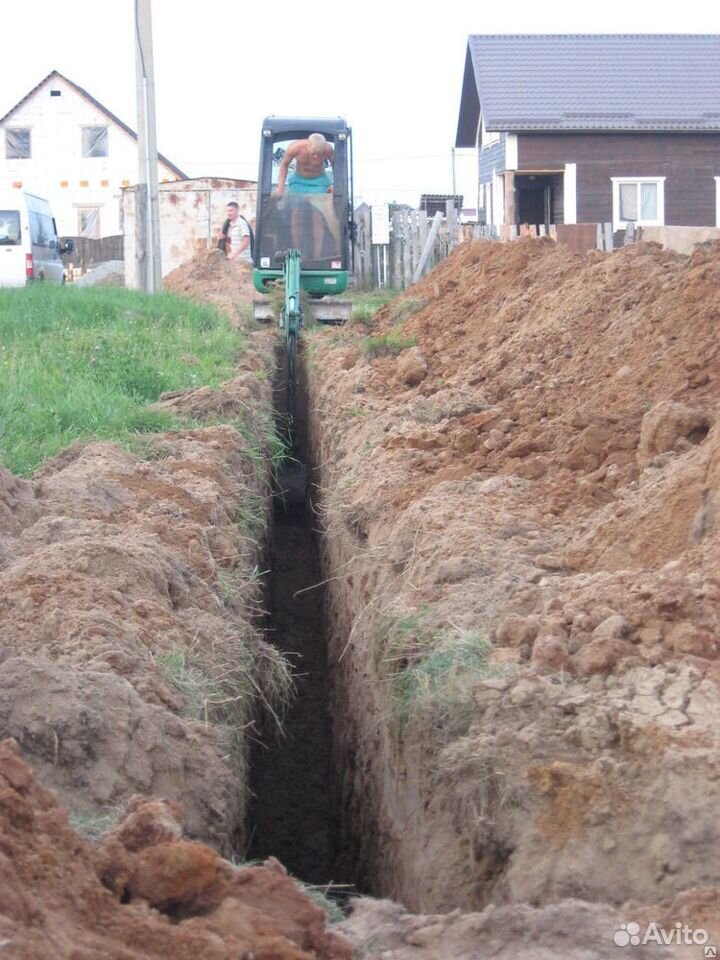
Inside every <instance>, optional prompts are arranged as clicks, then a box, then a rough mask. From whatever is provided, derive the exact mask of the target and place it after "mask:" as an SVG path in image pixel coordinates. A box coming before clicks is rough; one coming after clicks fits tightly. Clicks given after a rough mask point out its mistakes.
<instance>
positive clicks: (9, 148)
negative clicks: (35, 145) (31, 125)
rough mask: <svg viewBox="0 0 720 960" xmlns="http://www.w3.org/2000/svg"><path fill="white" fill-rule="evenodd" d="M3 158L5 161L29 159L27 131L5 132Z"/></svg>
mask: <svg viewBox="0 0 720 960" xmlns="http://www.w3.org/2000/svg"><path fill="white" fill-rule="evenodd" d="M5 158H6V159H7V160H29V159H30V131H29V130H28V129H23V130H20V129H18V130H6V131H5Z"/></svg>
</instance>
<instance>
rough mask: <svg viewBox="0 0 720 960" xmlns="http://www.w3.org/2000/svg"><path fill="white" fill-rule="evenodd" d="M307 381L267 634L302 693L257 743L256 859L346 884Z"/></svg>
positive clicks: (251, 850) (251, 852)
mask: <svg viewBox="0 0 720 960" xmlns="http://www.w3.org/2000/svg"><path fill="white" fill-rule="evenodd" d="M274 392H275V398H276V417H277V420H278V425H279V428H280V429H281V430H282V429H284V425H285V424H286V423H287V399H286V398H287V393H286V388H285V382H284V378H283V380H282V381H281V382H277V383H276V384H275V391H274ZM303 401H304V391H303V390H302V386H301V385H300V386H299V389H298V398H297V416H296V420H295V429H294V436H293V456H294V458H296V461H297V462H295V463H292V462H291V463H290V465H289V467H288V469H286V470H285V471H283V474H282V475H281V477H280V478H279V486H280V487H282V488H284V489H285V490H286V491H287V490H288V489H289V490H290V492H289V493H286V494H285V495H282V494H280V493H279V492H278V493H276V496H275V507H274V522H273V535H272V542H271V544H270V549H269V563H270V573H269V584H268V593H267V603H268V622H267V631H268V640H269V641H270V642H272V643H273V644H274V645H275V646H277V647H278V648H279V649H280V650H281V651H282V652H283V653H285V654H286V655H287V656H288V657H289V659H290V660H291V661H292V663H293V668H294V671H295V676H296V679H295V686H296V692H295V696H294V698H293V701H292V703H291V705H290V709H289V710H288V712H287V714H286V715H285V718H284V721H283V733H282V734H281V735H278V732H277V727H276V726H275V725H274V724H273V723H272V722H271V721H266V722H265V723H264V725H263V727H262V729H261V730H260V731H259V737H258V740H257V742H256V744H255V746H254V748H253V750H252V755H251V771H250V789H251V793H252V799H251V803H250V810H249V823H248V837H249V840H248V851H247V857H248V859H264V858H265V857H268V856H275V857H277V858H278V859H279V860H280V861H281V862H282V863H283V864H284V865H285V867H287V869H288V870H289V871H290V873H292V874H293V875H294V876H296V877H298V878H299V879H300V880H303V881H304V882H308V883H316V884H327V883H329V882H331V881H334V882H339V881H340V879H341V878H339V877H337V876H335V873H334V867H335V862H336V853H337V851H336V849H335V838H336V833H337V831H336V828H335V820H334V789H333V784H334V782H335V777H334V771H333V757H332V751H333V732H332V716H331V712H330V700H331V698H330V689H329V677H328V667H327V643H326V636H325V624H324V590H323V588H322V586H319V584H320V582H321V580H322V574H321V567H320V556H319V551H318V545H317V543H316V540H315V535H314V533H313V522H312V514H311V511H310V510H309V508H308V505H307V503H306V500H305V496H304V479H305V463H306V451H307V443H306V435H305V423H306V418H305V417H304V416H303V415H302V410H303Z"/></svg>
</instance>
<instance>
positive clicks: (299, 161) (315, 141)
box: [275, 133, 333, 197]
mask: <svg viewBox="0 0 720 960" xmlns="http://www.w3.org/2000/svg"><path fill="white" fill-rule="evenodd" d="M293 160H294V161H295V169H294V170H290V164H291V163H292V161H293ZM326 161H329V162H330V164H332V161H333V148H332V147H331V146H330V144H329V143H328V142H327V140H326V139H325V137H324V136H323V135H322V134H321V133H311V134H310V136H309V137H308V138H307V140H295V142H294V143H291V144H290V146H289V147H288V148H287V150H286V151H285V156H284V157H283V158H282V163H281V164H280V170H279V172H278V182H277V188H276V190H275V195H276V196H278V197H282V196H283V194H284V193H285V186H286V181H287V190H288V193H332V179H331V177H330V175H329V174H328V172H327V170H326V169H325V162H326Z"/></svg>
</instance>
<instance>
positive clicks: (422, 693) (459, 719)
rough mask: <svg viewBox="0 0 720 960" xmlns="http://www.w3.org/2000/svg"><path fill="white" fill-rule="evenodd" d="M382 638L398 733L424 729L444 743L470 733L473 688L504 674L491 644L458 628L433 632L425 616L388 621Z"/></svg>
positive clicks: (381, 656)
mask: <svg viewBox="0 0 720 960" xmlns="http://www.w3.org/2000/svg"><path fill="white" fill-rule="evenodd" d="M379 633H380V638H379V645H378V649H377V651H376V654H377V660H378V661H379V663H378V666H379V670H380V673H381V675H384V676H386V677H387V679H388V680H389V681H390V683H391V686H392V701H393V713H394V719H395V721H396V722H397V724H398V728H399V731H400V732H402V731H404V730H405V729H407V728H408V727H409V726H411V725H426V726H429V727H430V729H431V730H432V733H433V736H434V737H435V738H436V739H439V740H441V741H446V740H449V739H453V738H456V737H460V736H463V735H464V734H465V733H467V730H468V728H469V725H470V721H471V719H472V688H473V686H474V684H475V683H477V682H478V681H479V680H484V679H487V678H488V677H490V676H495V675H497V674H498V673H499V672H500V670H499V668H498V667H497V666H495V665H494V664H492V663H491V662H489V656H490V654H491V652H492V643H491V642H490V641H489V640H488V639H487V638H486V637H485V636H483V635H482V634H481V633H479V632H477V631H474V630H465V629H462V628H460V627H455V626H449V627H447V628H445V629H442V630H430V629H428V628H427V627H425V626H424V625H423V622H422V615H409V616H406V617H403V618H400V619H398V620H395V621H392V622H388V621H385V620H384V621H382V622H381V624H380V628H379Z"/></svg>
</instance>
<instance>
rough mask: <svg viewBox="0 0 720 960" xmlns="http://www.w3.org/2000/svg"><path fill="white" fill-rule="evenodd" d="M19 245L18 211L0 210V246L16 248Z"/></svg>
mask: <svg viewBox="0 0 720 960" xmlns="http://www.w3.org/2000/svg"><path fill="white" fill-rule="evenodd" d="M19 243H20V211H19V210H0V246H3V247H16V246H18V244H19Z"/></svg>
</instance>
